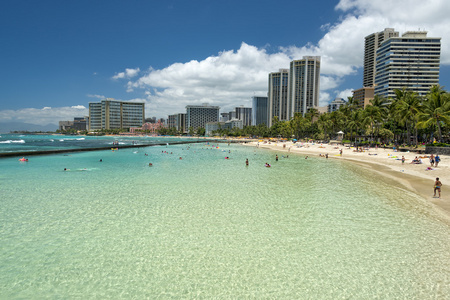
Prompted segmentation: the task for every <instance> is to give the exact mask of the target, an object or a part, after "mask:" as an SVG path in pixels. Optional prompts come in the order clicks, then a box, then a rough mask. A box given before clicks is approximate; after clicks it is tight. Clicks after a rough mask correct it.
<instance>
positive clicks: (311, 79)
mask: <svg viewBox="0 0 450 300" xmlns="http://www.w3.org/2000/svg"><path fill="white" fill-rule="evenodd" d="M319 87H320V56H304V57H303V59H299V60H293V61H291V64H290V69H289V88H288V90H289V95H288V101H289V107H288V117H289V118H292V117H294V113H301V114H302V116H304V115H305V114H306V113H307V112H308V110H309V109H310V108H314V107H317V106H319Z"/></svg>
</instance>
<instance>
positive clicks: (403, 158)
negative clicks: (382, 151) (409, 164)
mask: <svg viewBox="0 0 450 300" xmlns="http://www.w3.org/2000/svg"><path fill="white" fill-rule="evenodd" d="M404 164H405V157H404V156H403V155H402V165H404Z"/></svg>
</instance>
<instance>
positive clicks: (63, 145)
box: [0, 134, 186, 153]
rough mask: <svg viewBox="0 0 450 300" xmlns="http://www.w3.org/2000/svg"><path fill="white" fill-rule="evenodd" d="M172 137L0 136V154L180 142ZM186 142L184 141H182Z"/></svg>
mask: <svg viewBox="0 0 450 300" xmlns="http://www.w3.org/2000/svg"><path fill="white" fill-rule="evenodd" d="M182 140H183V139H180V138H172V137H164V138H160V137H149V136H70V135H32V134H0V153H5V152H19V151H29V152H33V151H42V150H65V149H80V148H96V147H109V146H113V143H114V142H116V143H118V145H148V144H155V143H161V141H163V142H164V143H170V142H175V141H177V142H178V141H182ZM184 140H186V139H184Z"/></svg>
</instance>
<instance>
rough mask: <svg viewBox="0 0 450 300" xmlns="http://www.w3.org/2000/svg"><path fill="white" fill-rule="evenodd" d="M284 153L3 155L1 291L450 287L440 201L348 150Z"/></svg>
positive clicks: (418, 292) (283, 294) (274, 294)
mask: <svg viewBox="0 0 450 300" xmlns="http://www.w3.org/2000/svg"><path fill="white" fill-rule="evenodd" d="M229 150H230V152H231V153H229V152H228V151H229ZM164 151H167V152H168V153H169V154H166V153H163V152H164ZM170 152H172V153H173V154H170ZM145 153H147V154H148V156H146V155H145ZM278 155H279V156H280V160H279V161H278V162H275V159H274V156H275V154H274V153H273V152H269V151H266V150H260V149H255V148H251V147H242V146H237V145H236V146H233V145H232V146H228V145H226V144H221V145H220V147H219V148H218V149H217V148H212V147H210V146H205V145H203V144H197V145H194V144H193V145H191V147H190V149H189V150H188V149H187V146H185V145H184V146H182V145H179V146H169V147H168V148H166V147H160V146H155V147H147V148H141V149H138V150H136V149H126V150H119V151H115V152H112V151H98V152H87V153H74V154H71V155H52V156H34V157H30V158H31V159H30V161H29V162H28V163H24V162H18V161H17V158H6V159H1V160H0V192H1V200H0V201H1V211H0V240H1V246H0V298H1V299H11V298H20V299H33V298H34V299H40V298H98V299H105V298H114V299H116V298H135V299H142V298H150V299H154V298H221V299H223V298H258V299H260V298H277V299H337V298H344V299H374V298H375V299H445V298H446V297H448V295H449V294H450V254H449V250H450V240H449V238H448V237H449V236H450V227H449V225H448V222H445V217H444V216H442V215H440V214H439V213H437V212H435V211H434V210H433V207H432V206H431V204H427V203H426V202H425V201H424V200H423V199H421V198H419V197H417V196H416V195H414V194H413V193H410V192H408V191H406V190H404V189H402V188H400V187H399V186H395V185H391V184H388V183H387V182H385V181H384V180H382V179H381V178H378V177H376V176H374V175H372V174H371V173H370V171H368V170H364V169H361V168H359V167H356V166H354V165H351V164H348V163H345V162H341V161H337V160H333V159H329V160H325V159H319V158H309V159H307V160H305V159H304V157H302V156H294V155H292V154H291V155H290V157H289V158H284V157H282V153H278ZM284 155H285V154H284ZM180 156H181V157H182V158H183V159H182V160H180V159H179V157H180ZM226 156H229V157H230V159H225V157H226ZM246 158H248V159H249V161H250V166H249V167H246V166H245V159H246ZM100 159H102V160H103V161H102V162H100V161H99V160H100ZM149 162H152V163H153V167H149V166H148V163H149ZM265 162H269V163H271V164H272V167H271V168H265V167H264V163H265ZM64 168H68V169H70V171H66V172H64V171H63V169H64ZM85 168H86V169H85ZM446 295H447V296H446Z"/></svg>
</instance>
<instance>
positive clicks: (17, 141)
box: [0, 140, 25, 144]
mask: <svg viewBox="0 0 450 300" xmlns="http://www.w3.org/2000/svg"><path fill="white" fill-rule="evenodd" d="M11 143H18V144H25V141H24V140H7V141H1V142H0V144H11Z"/></svg>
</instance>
